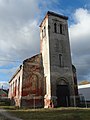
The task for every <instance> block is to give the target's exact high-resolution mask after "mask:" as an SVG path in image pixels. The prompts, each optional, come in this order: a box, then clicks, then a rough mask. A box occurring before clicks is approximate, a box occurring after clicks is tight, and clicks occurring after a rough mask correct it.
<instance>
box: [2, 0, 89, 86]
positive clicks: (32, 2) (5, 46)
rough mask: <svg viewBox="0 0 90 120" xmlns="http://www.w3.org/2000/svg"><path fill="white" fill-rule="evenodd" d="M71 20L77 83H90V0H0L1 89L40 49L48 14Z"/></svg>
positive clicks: (71, 39)
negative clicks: (40, 29) (41, 23)
mask: <svg viewBox="0 0 90 120" xmlns="http://www.w3.org/2000/svg"><path fill="white" fill-rule="evenodd" d="M48 10H49V11H54V12H56V13H60V14H63V15H66V16H68V17H69V20H68V24H69V38H70V45H71V54H72V63H73V64H74V65H75V66H76V68H77V77H78V82H80V81H82V80H88V81H90V53H89V52H90V1H89V0H65V1H63V0H0V86H2V85H3V86H4V87H6V86H7V85H8V81H9V80H10V78H11V77H12V75H13V74H14V72H15V71H16V69H17V68H18V66H19V65H20V64H22V61H23V60H24V59H26V58H29V57H31V56H33V55H35V54H37V53H39V49H40V37H39V34H40V33H39V25H40V22H41V21H42V19H43V17H44V16H45V14H46V12H47V11H48Z"/></svg>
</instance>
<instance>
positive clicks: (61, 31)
mask: <svg viewBox="0 0 90 120" xmlns="http://www.w3.org/2000/svg"><path fill="white" fill-rule="evenodd" d="M62 27H63V26H62V24H60V34H62V33H63V30H62Z"/></svg>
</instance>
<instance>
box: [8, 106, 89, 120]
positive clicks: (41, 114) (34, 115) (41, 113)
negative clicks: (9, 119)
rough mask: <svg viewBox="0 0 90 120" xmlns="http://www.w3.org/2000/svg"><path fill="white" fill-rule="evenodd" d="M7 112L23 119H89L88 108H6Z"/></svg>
mask: <svg viewBox="0 0 90 120" xmlns="http://www.w3.org/2000/svg"><path fill="white" fill-rule="evenodd" d="M8 112H9V113H10V114H11V115H13V116H16V117H18V118H22V119H23V120H90V109H89V108H87V109H85V108H54V109H18V110H14V109H13V110H11V109H8Z"/></svg>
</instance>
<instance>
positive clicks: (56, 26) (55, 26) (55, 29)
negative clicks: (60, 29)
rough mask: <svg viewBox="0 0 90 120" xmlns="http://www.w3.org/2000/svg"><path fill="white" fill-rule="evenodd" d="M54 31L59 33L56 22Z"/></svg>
mask: <svg viewBox="0 0 90 120" xmlns="http://www.w3.org/2000/svg"><path fill="white" fill-rule="evenodd" d="M54 32H55V33H57V24H56V23H54Z"/></svg>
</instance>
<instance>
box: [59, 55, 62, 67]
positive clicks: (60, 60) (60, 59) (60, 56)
mask: <svg viewBox="0 0 90 120" xmlns="http://www.w3.org/2000/svg"><path fill="white" fill-rule="evenodd" d="M59 63H60V67H62V54H59Z"/></svg>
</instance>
